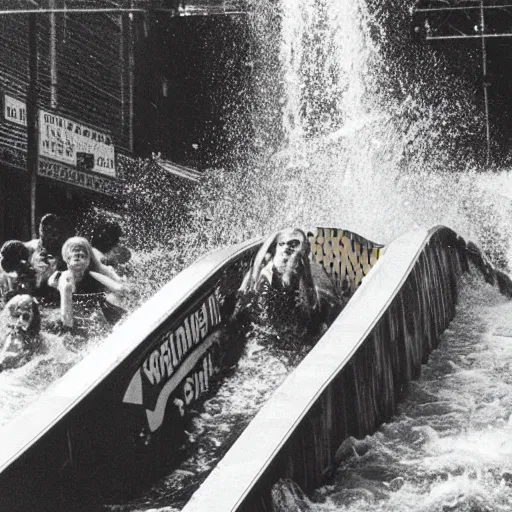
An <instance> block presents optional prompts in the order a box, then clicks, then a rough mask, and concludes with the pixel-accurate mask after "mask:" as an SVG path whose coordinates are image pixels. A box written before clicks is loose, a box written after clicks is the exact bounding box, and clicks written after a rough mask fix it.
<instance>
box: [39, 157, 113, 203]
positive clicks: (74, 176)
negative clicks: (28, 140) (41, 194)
mask: <svg viewBox="0 0 512 512" xmlns="http://www.w3.org/2000/svg"><path fill="white" fill-rule="evenodd" d="M38 174H39V176H44V177H46V178H52V179H54V180H57V181H62V182H63V183H70V184H72V185H76V186H78V187H82V188H87V189H89V190H94V191H95V192H100V193H102V194H107V195H109V196H120V195H121V187H120V186H119V184H118V183H117V182H116V181H114V180H112V179H108V178H103V177H102V176H98V175H92V174H88V173H85V172H82V171H79V170H77V169H74V168H72V167H68V166H67V165H63V164H59V163H57V162H48V161H47V160H40V161H39V171H38Z"/></svg>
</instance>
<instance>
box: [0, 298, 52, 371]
mask: <svg viewBox="0 0 512 512" xmlns="http://www.w3.org/2000/svg"><path fill="white" fill-rule="evenodd" d="M40 330H41V315H40V312H39V305H38V303H37V300H36V299H34V298H33V297H31V296H30V295H26V294H22V295H16V296H15V297H13V298H11V299H10V300H9V301H8V302H7V304H6V306H5V308H4V309H3V310H2V312H1V313H0V347H1V348H0V371H2V370H6V369H9V368H19V367H20V366H22V365H24V364H25V363H27V362H28V361H29V360H30V359H31V358H32V357H33V356H34V355H35V354H38V353H40V352H41V351H42V349H43V341H42V337H41V335H40Z"/></svg>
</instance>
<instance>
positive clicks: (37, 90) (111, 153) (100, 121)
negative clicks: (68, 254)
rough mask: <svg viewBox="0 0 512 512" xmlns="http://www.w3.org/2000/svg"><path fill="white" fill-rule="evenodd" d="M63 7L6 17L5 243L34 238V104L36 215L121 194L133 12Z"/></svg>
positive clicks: (0, 145)
mask: <svg viewBox="0 0 512 512" xmlns="http://www.w3.org/2000/svg"><path fill="white" fill-rule="evenodd" d="M62 3H63V2H60V3H59V0H55V1H53V2H52V1H50V2H49V4H50V8H51V7H54V8H55V10H54V11H53V12H52V11H50V12H45V13H41V14H36V15H31V14H27V13H24V12H20V13H15V14H0V45H1V47H2V52H0V104H1V110H0V242H3V241H5V240H6V239H10V238H23V239H28V238H29V237H30V177H29V172H28V170H27V155H28V151H29V147H28V140H27V131H28V130H27V102H28V101H34V102H35V105H36V109H37V110H36V112H37V114H36V115H37V123H38V127H37V140H36V144H37V148H36V150H37V154H38V162H37V188H36V216H37V217H40V216H41V215H42V214H44V213H47V212H54V213H64V212H66V213H70V212H71V213H72V212H74V211H77V210H78V209H80V208H81V207H83V206H84V205H87V204H88V203H90V202H92V201H95V202H99V203H100V204H103V203H105V204H107V205H108V204H109V203H111V202H115V201H116V200H117V199H119V197H120V196H122V182H123V161H124V157H125V156H130V155H131V154H132V150H133V65H134V63H133V34H132V31H133V19H134V17H133V15H131V14H130V13H127V12H123V13H112V12H108V13H104V12H98V13H83V12H81V13H78V12H77V13H62V12H59V11H58V7H59V5H60V4H62ZM31 16H32V20H31ZM31 38H32V40H31ZM34 63H36V65H35V66H34ZM31 65H32V69H31ZM34 70H35V71H36V73H34ZM30 94H32V95H31V97H30V98H29V95H30Z"/></svg>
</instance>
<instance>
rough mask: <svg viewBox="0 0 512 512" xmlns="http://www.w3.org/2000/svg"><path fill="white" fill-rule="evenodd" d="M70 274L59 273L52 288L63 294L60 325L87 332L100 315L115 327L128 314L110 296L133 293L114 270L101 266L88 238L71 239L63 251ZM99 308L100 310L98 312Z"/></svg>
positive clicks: (56, 274)
mask: <svg viewBox="0 0 512 512" xmlns="http://www.w3.org/2000/svg"><path fill="white" fill-rule="evenodd" d="M62 258H63V260H64V262H65V263H66V265H67V270H65V271H63V272H60V271H58V272H56V273H55V274H53V275H52V277H51V278H50V281H49V284H50V285H51V286H53V287H55V288H56V289H58V290H59V293H60V321H61V324H62V327H63V328H64V329H65V330H66V329H67V330H70V329H73V328H74V327H75V328H78V329H80V328H81V327H83V328H87V324H88V322H89V320H90V319H91V317H92V316H94V315H97V314H98V313H99V312H100V311H101V313H102V314H103V317H104V319H105V320H106V321H107V322H108V323H115V322H116V321H117V320H119V319H120V318H121V316H122V314H123V313H124V310H122V308H120V307H118V306H114V305H113V304H112V303H110V302H109V301H108V300H107V297H106V295H107V293H108V292H112V293H114V294H119V295H123V294H126V293H129V292H130V291H131V289H130V287H129V286H128V285H127V283H126V282H125V281H123V280H122V279H121V278H120V277H119V276H118V275H117V274H116V273H115V272H114V270H113V269H112V268H110V267H108V266H106V265H104V264H103V263H101V262H100V261H99V260H98V258H97V256H96V254H95V251H94V250H93V248H92V246H91V244H90V243H89V241H88V240H87V239H86V238H83V237H71V238H69V239H68V240H66V242H65V243H64V245H63V247H62ZM98 306H99V308H98Z"/></svg>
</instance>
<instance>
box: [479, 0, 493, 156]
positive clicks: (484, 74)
mask: <svg viewBox="0 0 512 512" xmlns="http://www.w3.org/2000/svg"><path fill="white" fill-rule="evenodd" d="M480 32H481V33H482V86H483V88H484V106H485V138H486V141H487V159H486V163H487V165H489V163H490V162H491V129H490V122H489V91H488V88H489V85H490V84H489V80H488V76H487V47H486V45H485V37H484V34H485V15H484V2H483V0H481V1H480Z"/></svg>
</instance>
